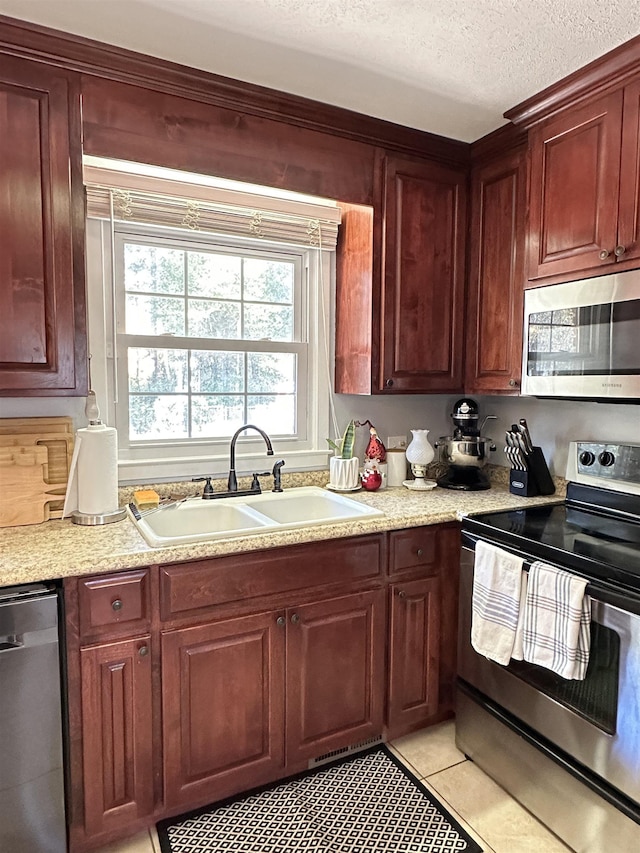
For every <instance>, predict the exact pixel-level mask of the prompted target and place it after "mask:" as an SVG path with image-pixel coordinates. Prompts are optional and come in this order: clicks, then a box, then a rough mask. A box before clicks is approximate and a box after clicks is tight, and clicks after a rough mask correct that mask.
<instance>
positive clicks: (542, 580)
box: [522, 561, 591, 681]
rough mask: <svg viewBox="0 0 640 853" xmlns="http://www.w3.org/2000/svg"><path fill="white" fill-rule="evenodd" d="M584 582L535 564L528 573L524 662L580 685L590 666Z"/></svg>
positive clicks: (543, 565)
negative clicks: (548, 670)
mask: <svg viewBox="0 0 640 853" xmlns="http://www.w3.org/2000/svg"><path fill="white" fill-rule="evenodd" d="M587 583H588V582H587V581H586V580H585V579H584V578H579V577H576V576H575V575H572V574H570V573H569V572H564V571H562V570H561V569H556V568H554V567H553V566H548V565H546V564H545V563H541V562H539V561H538V562H535V563H533V564H532V566H531V568H530V570H529V580H528V584H527V598H526V604H525V609H524V623H523V632H522V644H523V651H524V659H525V660H526V661H529V663H535V664H537V665H538V666H544V667H546V669H550V670H552V671H553V672H555V673H557V674H558V675H560V676H562V678H568V679H574V680H576V681H582V679H583V678H584V677H585V675H586V672H587V666H588V664H589V649H590V645H591V599H590V598H589V596H588V595H585V594H584V591H585V588H586V586H587Z"/></svg>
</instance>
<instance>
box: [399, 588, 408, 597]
mask: <svg viewBox="0 0 640 853" xmlns="http://www.w3.org/2000/svg"><path fill="white" fill-rule="evenodd" d="M406 597H407V593H406V592H405V591H404V590H403V589H399V590H398V598H406Z"/></svg>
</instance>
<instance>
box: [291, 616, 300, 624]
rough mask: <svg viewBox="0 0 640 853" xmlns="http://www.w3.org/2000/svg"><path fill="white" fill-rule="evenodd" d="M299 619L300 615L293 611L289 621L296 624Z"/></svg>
mask: <svg viewBox="0 0 640 853" xmlns="http://www.w3.org/2000/svg"><path fill="white" fill-rule="evenodd" d="M299 621H300V617H299V616H298V614H297V613H294V614H293V615H292V616H291V622H292V623H293V624H294V625H297V624H298V622H299Z"/></svg>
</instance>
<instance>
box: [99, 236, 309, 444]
mask: <svg viewBox="0 0 640 853" xmlns="http://www.w3.org/2000/svg"><path fill="white" fill-rule="evenodd" d="M303 263H304V257H303V256H301V254H300V253H297V254H294V253H284V252H270V253H269V252H266V251H265V250H264V249H263V250H262V251H260V252H257V251H255V252H251V251H250V250H249V249H247V248H244V249H243V250H242V251H241V250H240V249H239V248H238V247H235V248H234V249H231V248H228V247H221V246H214V245H211V244H209V243H207V244H204V245H198V244H195V243H193V242H191V241H185V240H181V239H176V238H173V237H164V238H163V239H159V238H155V239H153V238H147V239H145V238H144V237H140V236H136V235H135V234H131V233H124V234H121V233H118V234H117V235H116V294H117V302H118V310H117V317H118V335H117V341H118V360H119V362H120V363H121V364H123V365H125V364H126V367H127V369H126V371H125V370H123V374H124V375H123V377H121V379H122V382H121V384H120V388H119V394H118V397H119V399H120V400H122V401H123V402H125V401H126V410H127V413H128V420H127V424H126V434H127V436H128V442H129V443H135V442H138V441H156V440H159V441H166V440H173V441H180V440H190V439H220V438H228V437H229V436H230V435H232V434H233V433H234V431H235V430H236V429H237V428H238V426H239V425H241V424H243V423H257V424H259V425H260V426H261V427H262V428H263V429H264V430H266V431H267V432H268V433H270V434H272V435H274V436H275V435H280V436H287V437H291V438H293V437H297V436H298V425H300V427H301V429H302V433H303V435H304V432H305V424H304V415H302V416H301V415H300V413H299V411H298V408H299V402H300V397H299V394H298V388H302V389H304V387H305V385H306V382H305V372H306V371H305V368H306V363H307V342H306V335H305V334H304V331H305V330H304V326H303V323H302V306H303V287H302V273H303ZM299 374H300V375H299Z"/></svg>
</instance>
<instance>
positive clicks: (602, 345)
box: [522, 270, 640, 400]
mask: <svg viewBox="0 0 640 853" xmlns="http://www.w3.org/2000/svg"><path fill="white" fill-rule="evenodd" d="M523 343H524V346H523V359H522V394H529V395H532V396H536V397H572V398H584V399H591V400H603V399H610V400H616V399H619V400H623V399H626V400H640V270H631V271H630V272H623V273H617V274H615V275H605V276H599V277H598V278H589V279H584V280H583V281H572V282H568V283H565V284H549V285H547V286H546V287H534V288H532V289H531V290H526V291H525V297H524V337H523Z"/></svg>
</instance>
